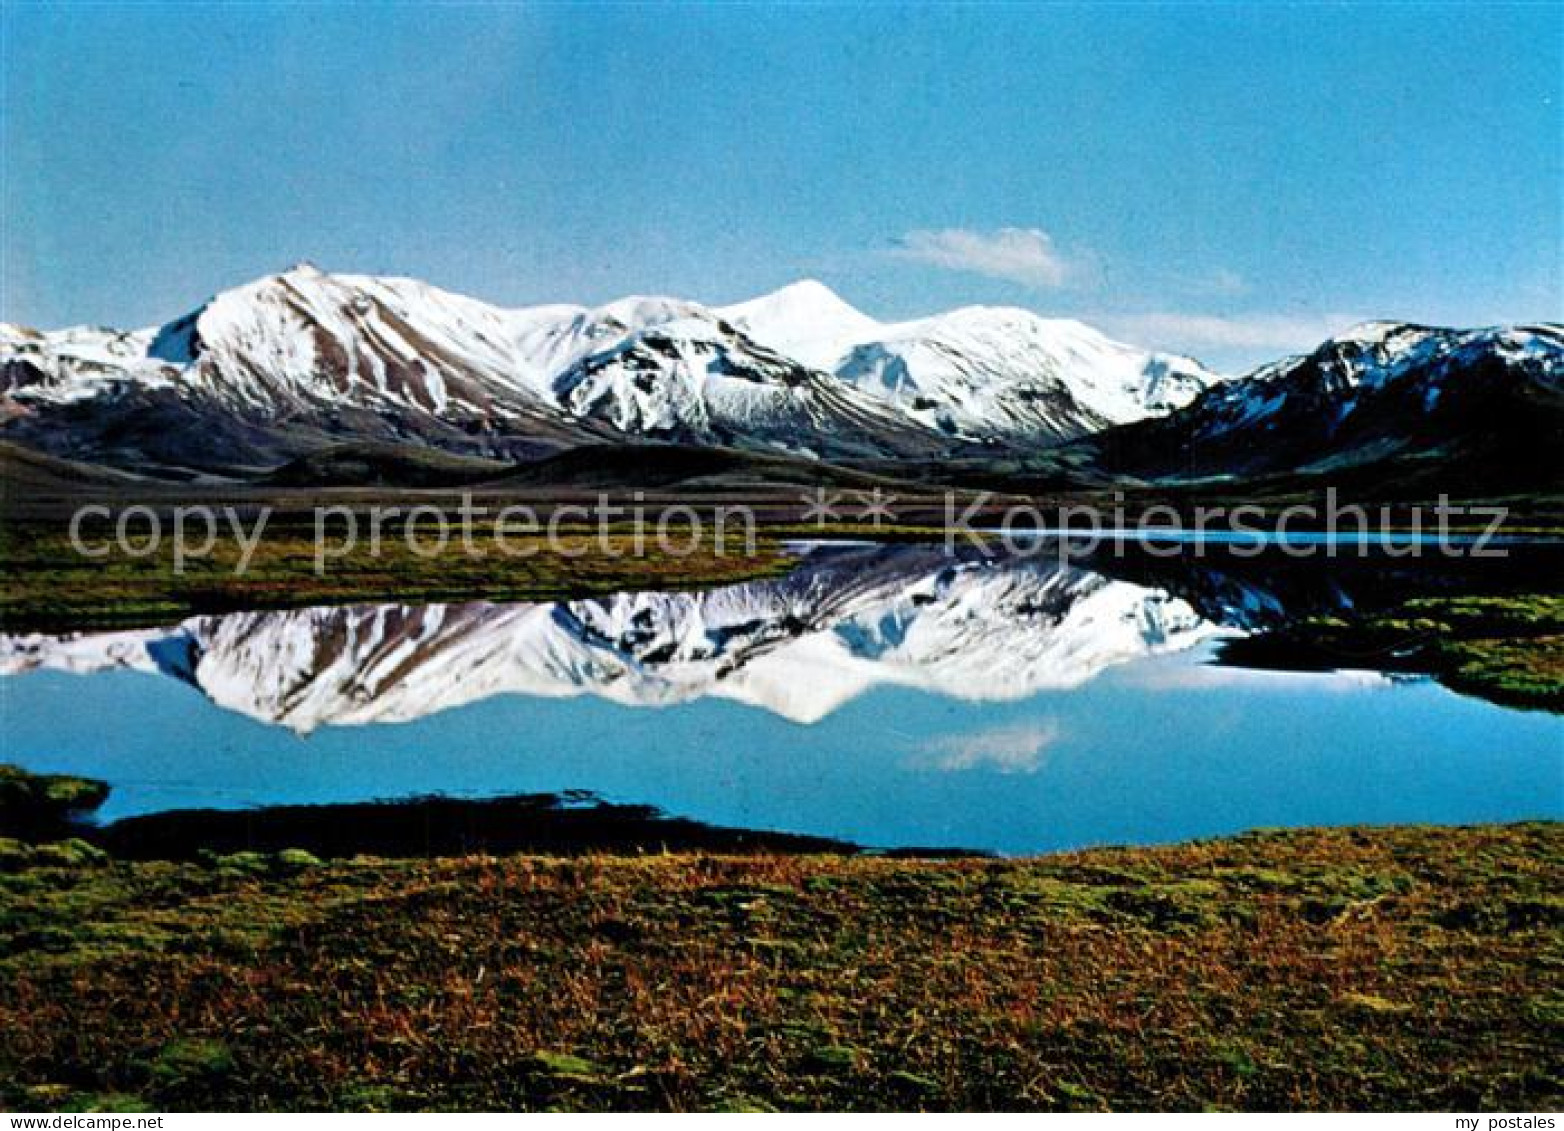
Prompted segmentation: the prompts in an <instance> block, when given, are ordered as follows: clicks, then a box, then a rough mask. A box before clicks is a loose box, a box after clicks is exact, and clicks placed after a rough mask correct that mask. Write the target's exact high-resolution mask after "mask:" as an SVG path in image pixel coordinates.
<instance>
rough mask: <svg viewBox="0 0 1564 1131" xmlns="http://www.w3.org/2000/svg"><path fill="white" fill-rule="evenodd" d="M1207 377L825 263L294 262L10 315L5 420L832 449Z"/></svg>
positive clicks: (162, 438)
mask: <svg viewBox="0 0 1564 1131" xmlns="http://www.w3.org/2000/svg"><path fill="white" fill-rule="evenodd" d="M1212 379H1213V378H1212V376H1211V374H1209V373H1207V372H1206V371H1205V370H1203V369H1202V368H1201V367H1200V366H1199V365H1198V364H1196V363H1194V362H1191V361H1189V360H1187V359H1183V358H1171V357H1166V356H1162V355H1153V354H1148V353H1146V352H1145V351H1141V350H1137V349H1134V348H1133V347H1129V346H1124V345H1120V344H1118V343H1115V342H1111V341H1109V340H1108V339H1107V338H1104V337H1103V336H1102V335H1100V334H1098V333H1096V332H1095V331H1093V330H1090V329H1089V328H1088V327H1085V326H1081V325H1080V324H1078V323H1073V322H1059V321H1048V320H1044V319H1041V318H1038V317H1036V316H1035V315H1031V314H1029V313H1027V312H1025V311H1019V310H1003V309H987V308H970V309H966V310H958V311H954V312H951V313H949V314H945V315H940V316H937V317H934V318H929V319H924V320H922V321H918V322H909V323H903V324H899V325H882V324H880V323H877V322H875V321H874V320H873V319H870V318H869V317H868V316H866V315H863V314H861V313H859V312H858V311H856V310H853V309H852V308H851V307H850V306H848V305H847V304H846V303H845V302H843V301H842V300H841V299H839V298H837V297H836V296H835V295H834V294H832V293H831V292H830V291H829V290H827V289H826V288H825V287H823V286H822V285H820V284H818V283H808V282H806V283H801V284H796V285H794V286H791V287H786V288H784V289H783V290H781V291H778V292H776V293H775V294H772V295H768V296H765V297H763V298H760V299H756V300H753V301H751V302H748V303H742V304H739V305H737V306H731V307H723V308H713V307H706V306H703V305H700V304H698V303H693V302H684V301H681V300H677V299H665V298H630V299H624V300H621V301H619V302H615V303H610V304H609V305H607V306H603V307H598V308H595V309H589V308H585V307H577V306H542V307H533V308H528V309H521V310H506V309H501V308H498V307H494V306H490V305H487V304H485V303H482V302H478V301H476V300H473V299H469V298H464V297H462V296H460V295H456V294H452V293H449V292H446V291H442V290H440V289H439V288H436V287H432V286H429V285H428V284H425V283H421V282H417V281H415V280H410V279H394V278H376V277H369V276H357V275H329V274H326V273H324V272H322V271H319V270H316V269H315V268H313V267H309V266H300V267H296V268H294V269H292V270H290V271H287V272H284V273H282V274H280V275H274V276H268V277H266V278H264V279H261V280H258V281H256V282H254V283H250V284H248V285H245V286H242V287H238V288H235V289H233V290H230V291H225V292H223V293H222V294H219V295H217V296H216V297H215V298H213V299H211V300H210V301H208V302H207V303H206V304H204V305H203V306H202V307H200V308H199V309H198V310H196V311H195V312H193V313H191V314H189V315H186V316H185V317H183V318H180V319H177V320H176V321H174V322H171V323H169V324H167V325H165V326H162V327H160V328H155V329H145V330H138V331H131V332H120V331H114V330H103V329H93V328H75V329H70V330H63V331H58V332H52V333H43V332H39V331H36V330H31V329H27V328H24V327H17V326H0V394H3V400H0V419H3V420H4V421H5V428H6V431H5V433H4V435H5V436H6V437H7V438H11V439H16V440H20V441H22V442H24V443H28V444H31V445H34V446H37V447H40V448H43V449H44V450H47V451H50V452H53V453H55V454H60V455H67V456H73V457H82V458H89V459H98V460H102V461H104V462H108V463H115V464H119V465H122V466H141V465H155V466H161V467H188V468H197V469H207V470H217V471H224V470H232V469H242V468H247V467H248V468H253V467H265V466H270V465H275V464H277V463H280V462H283V461H285V460H286V459H289V458H292V457H294V456H296V455H300V454H304V453H307V452H310V451H313V450H317V449H318V448H320V447H322V446H323V445H325V444H327V443H330V442H332V441H336V440H342V439H354V440H376V441H398V442H411V443H416V444H424V445H428V446H432V447H437V448H442V449H445V450H448V451H454V452H461V453H471V454H483V455H495V456H500V457H502V458H513V459H526V458H531V457H535V456H538V455H541V454H547V453H549V452H552V451H558V450H561V449H563V448H568V447H573V446H576V445H579V444H583V443H601V442H605V441H607V442H614V441H620V442H623V441H625V440H635V441H644V440H654V441H673V442H682V443H692V444H720V445H724V446H734V447H744V448H752V449H769V450H782V451H790V452H796V453H801V454H804V455H809V456H817V457H822V458H854V457H864V458H893V459H894V458H921V457H926V456H929V455H937V454H941V453H954V452H961V451H963V450H975V449H976V448H977V447H979V446H992V445H995V444H999V445H1008V446H1013V447H1016V448H1020V449H1033V448H1035V447H1037V446H1038V445H1041V444H1046V443H1052V442H1057V441H1059V440H1061V439H1067V438H1070V437H1073V436H1079V435H1082V434H1084V433H1087V432H1091V431H1095V430H1097V429H1099V428H1102V427H1105V426H1107V425H1109V424H1114V423H1121V422H1124V421H1128V420H1135V419H1139V418H1142V417H1144V416H1147V415H1150V414H1155V413H1161V412H1165V411H1168V410H1169V409H1171V408H1173V407H1176V406H1177V405H1179V404H1182V403H1184V402H1185V401H1187V400H1188V399H1190V398H1191V397H1193V396H1194V395H1195V394H1196V393H1197V392H1199V390H1200V389H1202V388H1204V387H1205V386H1206V385H1208V384H1210V382H1211V381H1212Z"/></svg>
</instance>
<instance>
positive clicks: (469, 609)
mask: <svg viewBox="0 0 1564 1131" xmlns="http://www.w3.org/2000/svg"><path fill="white" fill-rule="evenodd" d="M1218 631H1219V630H1218V629H1217V628H1216V626H1214V625H1212V624H1211V623H1210V622H1208V621H1205V620H1203V619H1202V618H1201V617H1200V616H1199V615H1198V614H1196V612H1195V611H1194V610H1193V609H1192V608H1191V607H1190V606H1189V605H1188V604H1187V603H1185V602H1184V601H1183V600H1181V599H1179V598H1176V597H1173V596H1171V595H1170V594H1168V593H1167V592H1165V591H1163V590H1159V589H1153V588H1145V587H1142V586H1139V585H1134V584H1130V583H1128V582H1122V581H1115V580H1112V579H1110V578H1107V577H1105V576H1102V575H1100V574H1097V573H1093V572H1089V571H1086V570H1082V569H1078V568H1075V567H1072V566H1065V565H1061V564H1058V563H1054V562H1049V561H1038V562H1014V563H1002V562H985V561H978V560H972V561H960V560H954V559H951V558H949V557H947V556H945V555H944V554H943V553H942V551H941V550H940V549H939V548H938V547H877V548H865V547H837V548H832V549H822V550H819V551H816V552H815V553H814V554H812V555H811V556H810V557H809V558H808V559H806V561H805V562H804V564H803V565H802V566H801V567H800V568H799V569H797V570H795V571H794V572H793V573H791V574H789V575H788V576H786V577H784V578H780V579H777V580H774V581H763V582H753V583H746V584H741V585H733V586H729V587H726V588H722V589H716V590H712V591H708V592H702V593H631V594H623V595H618V596H613V597H605V598H595V599H590V600H580V601H567V602H561V603H558V604H520V605H491V604H484V603H474V604H463V605H430V606H401V605H374V606H357V607H344V608H316V609H302V610H289V611H281V612H255V613H235V614H231V615H227V616H203V617H195V618H192V619H190V620H187V621H185V622H184V623H182V624H180V625H177V626H175V627H172V628H169V629H162V630H146V631H132V632H118V633H100V634H91V635H76V636H66V637H53V636H39V635H26V636H10V637H0V674H16V673H18V672H23V671H28V670H31V669H35V668H55V669H64V670H71V671H93V670H101V669H105V668H115V667H123V668H136V669H142V670H148V671H162V672H164V673H167V674H170V675H174V676H176V677H178V678H180V679H184V680H187V681H188V682H190V683H192V684H193V685H195V686H196V687H198V688H200V689H201V690H202V691H203V692H204V693H205V694H206V695H208V696H209V697H210V698H211V699H212V700H213V701H214V702H216V703H218V704H219V705H221V706H224V707H227V708H230V709H232V710H236V711H240V712H242V713H244V714H247V715H250V716H253V717H255V718H259V719H263V720H266V721H268V722H275V723H279V724H282V725H285V726H288V727H292V728H294V729H296V730H300V731H309V730H312V729H314V728H316V727H319V726H322V725H327V724H350V723H367V722H388V721H397V720H406V719H412V718H417V717H420V716H422V715H426V714H429V713H432V712H435V711H440V710H445V709H449V708H451V707H455V706H458V705H461V704H464V703H469V702H473V701H476V700H479V699H484V698H488V697H489V696H492V695H499V694H525V695H534V696H574V695H582V694H592V695H598V696H602V697H604V698H607V699H610V700H613V701H615V702H619V703H622V704H626V705H630V706H657V705H664V704H670V703H678V702H683V701H687V700H691V699H695V698H699V697H703V696H717V697H721V698H726V699H731V700H735V701H738V702H742V703H746V704H749V705H752V706H755V707H759V708H763V709H765V710H768V711H773V712H775V713H777V714H780V715H782V716H785V717H786V718H789V719H792V720H795V721H798V722H801V723H808V722H813V721H815V720H818V719H820V718H822V717H824V716H825V715H827V714H829V713H830V712H831V711H834V710H836V709H837V708H838V707H840V706H841V705H842V704H844V703H846V702H847V701H849V700H851V699H853V698H854V697H856V696H858V695H860V694H862V693H863V692H865V691H867V690H869V689H871V688H874V687H877V686H888V685H894V686H903V687H913V688H920V689H923V690H926V691H930V692H933V693H937V694H941V695H948V696H953V697H957V698H961V699H968V700H1010V699H1019V698H1022V697H1024V696H1026V695H1029V694H1031V693H1033V692H1036V691H1040V690H1044V689H1050V688H1068V687H1074V686H1077V685H1079V684H1082V683H1084V682H1086V681H1087V680H1089V679H1091V678H1092V677H1093V676H1095V675H1096V674H1098V673H1100V672H1102V671H1104V670H1105V669H1107V668H1109V667H1112V666H1114V665H1116V664H1119V663H1123V662H1125V661H1127V660H1131V659H1134V658H1136V657H1141V656H1148V655H1153V654H1158V653H1163V652H1170V651H1175V650H1179V649H1183V648H1188V647H1190V646H1192V645H1194V644H1196V643H1197V642H1199V641H1201V640H1204V639H1207V638H1209V637H1210V636H1212V635H1214V634H1215V633H1217V632H1218Z"/></svg>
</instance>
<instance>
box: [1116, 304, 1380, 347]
mask: <svg viewBox="0 0 1564 1131" xmlns="http://www.w3.org/2000/svg"><path fill="white" fill-rule="evenodd" d="M1088 321H1095V323H1096V324H1097V325H1100V326H1102V327H1103V328H1104V329H1106V330H1108V331H1109V332H1110V333H1112V334H1115V335H1117V336H1118V337H1121V338H1123V339H1125V340H1126V341H1130V342H1134V343H1136V344H1137V345H1145V346H1153V347H1156V348H1159V349H1168V350H1177V351H1179V352H1191V351H1195V350H1200V349H1207V348H1213V347H1214V348H1217V349H1227V350H1259V351H1266V352H1274V353H1302V352H1306V351H1308V350H1311V349H1313V348H1314V347H1315V346H1317V345H1319V344H1320V343H1321V342H1323V341H1324V340H1325V339H1326V338H1331V337H1335V336H1336V335H1338V334H1340V333H1341V332H1342V331H1344V330H1346V329H1347V328H1349V327H1351V326H1355V325H1356V324H1357V323H1359V322H1363V321H1365V318H1364V317H1363V316H1362V315H1359V314H1304V315H1298V314H1265V313H1260V314H1237V315H1223V314H1175V313H1169V312H1159V313H1152V314H1101V315H1098V316H1097V317H1096V318H1095V319H1091V318H1088Z"/></svg>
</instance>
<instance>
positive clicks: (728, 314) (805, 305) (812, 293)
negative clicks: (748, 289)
mask: <svg viewBox="0 0 1564 1131" xmlns="http://www.w3.org/2000/svg"><path fill="white" fill-rule="evenodd" d="M717 313H718V314H719V315H721V316H722V317H723V318H724V319H725V320H726V321H728V322H730V323H731V324H732V325H734V326H736V327H737V328H738V329H740V330H742V331H743V332H744V333H746V334H748V335H749V336H750V337H751V338H753V339H755V341H757V342H760V343H761V344H762V345H765V346H769V347H770V348H771V349H774V350H777V351H778V352H780V353H784V354H787V355H788V356H789V357H794V358H797V359H798V360H799V361H801V362H803V363H804V364H805V365H809V366H811V367H813V368H815V369H827V370H828V369H830V368H831V367H832V366H833V365H834V363H835V362H836V361H837V360H838V359H839V358H840V356H841V354H842V352H843V351H844V350H845V349H846V348H847V347H848V346H850V345H852V344H853V343H855V342H859V341H865V340H868V339H870V338H873V337H874V336H875V335H877V334H878V333H879V332H880V331H881V330H882V329H883V327H882V326H881V325H880V323H878V322H876V321H875V320H874V319H873V318H870V317H869V316H868V315H867V314H864V313H863V312H862V311H860V310H858V309H856V308H855V307H853V306H851V305H850V304H849V303H847V302H845V301H844V300H843V299H842V298H841V297H840V296H839V295H838V294H837V293H836V292H835V291H833V290H832V289H831V288H830V287H828V286H826V285H825V284H824V283H822V282H819V281H818V280H815V279H801V280H799V281H798V282H796V283H790V284H788V285H787V286H785V287H783V288H782V289H781V290H777V291H773V292H771V293H770V294H768V295H761V296H760V297H759V298H754V299H750V300H749V301H748V302H740V303H735V304H733V305H732V306H724V307H719V308H718V309H717Z"/></svg>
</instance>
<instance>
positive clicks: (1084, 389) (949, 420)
mask: <svg viewBox="0 0 1564 1131" xmlns="http://www.w3.org/2000/svg"><path fill="white" fill-rule="evenodd" d="M723 313H724V314H725V315H726V316H727V317H728V318H729V319H730V320H731V321H732V322H733V323H734V324H735V325H737V326H740V327H742V328H743V329H744V330H745V331H746V332H747V333H749V334H750V335H751V336H753V337H754V338H756V339H757V340H759V341H761V342H765V343H767V344H768V345H771V346H774V347H775V348H777V349H779V350H781V351H783V352H785V353H788V354H790V355H791V356H794V357H797V358H799V359H800V360H802V361H804V362H805V363H806V364H809V365H813V366H815V367H817V368H820V369H824V370H828V371H830V372H831V373H833V374H835V375H836V376H837V377H838V378H840V379H841V380H843V381H845V382H847V383H848V384H850V385H851V386H853V388H855V389H857V390H859V391H860V392H862V393H864V394H866V395H868V396H871V397H874V398H876V399H878V400H881V401H883V402H884V403H886V404H888V405H891V406H893V407H895V408H896V409H897V410H898V411H899V412H901V413H902V414H904V415H906V416H907V417H909V418H911V419H913V420H916V421H918V422H919V423H921V424H924V425H926V426H927V427H929V428H932V429H935V430H937V431H939V432H942V433H944V434H946V435H950V436H956V437H960V438H962V439H967V440H973V441H977V442H980V443H1001V444H1006V445H1015V446H1021V447H1025V446H1028V445H1036V444H1037V443H1039V442H1048V441H1057V440H1063V439H1069V438H1071V437H1073V436H1080V435H1083V434H1086V433H1089V432H1096V431H1099V430H1101V429H1103V428H1106V427H1109V426H1110V425H1114V424H1126V423H1129V422H1130V421H1134V420H1141V419H1144V418H1145V417H1148V416H1160V415H1162V414H1164V413H1167V412H1170V411H1172V410H1173V409H1175V408H1179V407H1180V406H1182V405H1185V404H1187V403H1188V402H1189V401H1191V400H1193V399H1194V398H1195V397H1196V396H1197V395H1198V394H1199V393H1200V392H1201V391H1203V390H1204V389H1206V388H1207V387H1208V386H1210V385H1212V384H1214V383H1215V382H1216V381H1217V380H1218V378H1217V376H1216V375H1215V374H1213V373H1211V372H1210V371H1209V370H1207V369H1206V368H1205V367H1204V366H1202V365H1201V364H1200V363H1199V362H1197V361H1194V360H1192V359H1190V358H1187V357H1178V356H1175V355H1172V354H1157V353H1150V352H1148V351H1146V350H1142V349H1137V348H1136V347H1134V346H1127V345H1124V344H1123V343H1120V342H1115V341H1113V340H1111V339H1109V338H1108V337H1106V336H1105V335H1103V334H1101V333H1099V332H1098V331H1096V330H1094V329H1092V328H1091V327H1090V326H1087V325H1084V324H1083V323H1080V322H1075V321H1071V320H1067V319H1047V318H1039V317H1038V316H1037V315H1036V314H1033V313H1032V312H1030V311H1027V310H1020V309H1017V308H1014V307H983V306H974V307H965V308H963V309H960V310H953V311H951V312H949V313H947V314H940V315H936V316H934V317H932V318H923V319H919V320H917V321H913V322H903V323H897V324H891V325H886V324H882V323H879V322H875V321H874V320H873V319H871V318H869V317H867V316H866V315H864V314H861V313H860V312H858V311H856V310H854V309H853V308H852V307H850V306H848V305H847V304H846V303H844V302H842V300H841V299H839V298H837V296H836V295H835V294H833V293H832V292H831V291H830V290H828V289H827V288H826V287H824V286H823V285H821V284H820V283H816V282H813V281H806V282H803V283H797V284H794V285H793V286H791V287H786V288H784V289H783V290H781V291H778V292H777V293H776V294H773V295H768V296H766V297H765V298H761V299H756V300H754V301H752V302H747V303H741V304H739V305H738V306H731V307H726V308H724V310H723Z"/></svg>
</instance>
